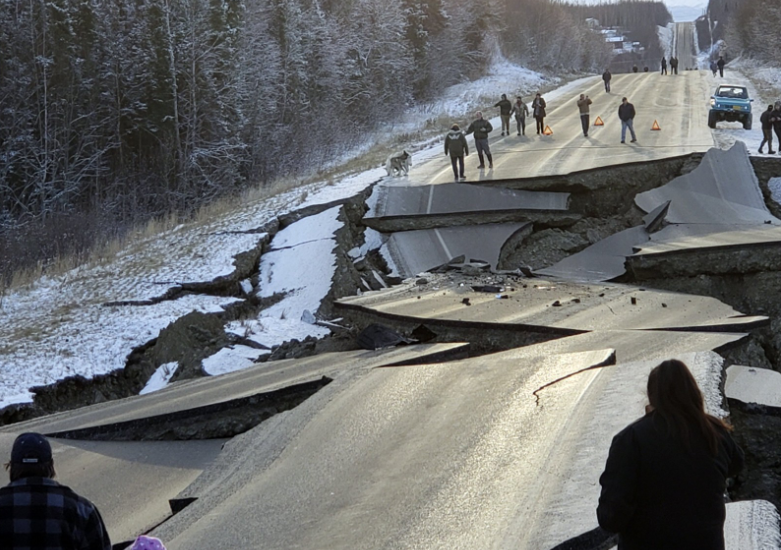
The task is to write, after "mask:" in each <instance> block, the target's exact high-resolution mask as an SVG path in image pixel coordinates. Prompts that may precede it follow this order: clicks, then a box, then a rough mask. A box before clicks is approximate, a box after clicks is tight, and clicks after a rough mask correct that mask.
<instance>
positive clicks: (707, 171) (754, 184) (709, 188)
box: [635, 141, 781, 225]
mask: <svg viewBox="0 0 781 550" xmlns="http://www.w3.org/2000/svg"><path fill="white" fill-rule="evenodd" d="M667 201H670V207H669V209H668V212H667V216H666V219H667V221H668V222H669V223H691V224H734V225H745V224H753V225H762V224H764V223H772V224H781V220H779V219H778V218H776V217H775V216H773V215H772V214H771V213H770V212H769V211H768V209H767V206H766V205H765V201H764V198H763V196H762V192H761V190H760V188H759V182H758V180H757V176H756V174H755V173H754V168H753V166H752V165H751V161H750V160H749V156H748V152H747V151H746V146H745V144H744V143H743V142H741V141H738V142H736V143H735V145H733V146H732V147H731V148H730V149H728V150H726V151H723V150H721V149H710V150H709V151H708V152H707V153H706V154H705V156H704V157H703V158H702V161H701V162H700V164H699V166H697V168H695V169H694V170H692V171H691V172H689V173H688V174H684V175H682V176H679V177H677V178H675V179H674V180H672V181H671V182H669V183H667V184H666V185H662V186H661V187H658V188H656V189H651V190H649V191H645V192H643V193H640V194H638V195H637V196H636V197H635V203H636V204H637V206H639V207H640V208H641V209H642V210H643V211H644V212H651V211H652V210H654V209H656V208H657V207H659V206H660V205H662V204H664V203H665V202H667Z"/></svg>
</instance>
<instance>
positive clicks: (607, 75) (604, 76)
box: [602, 71, 613, 82]
mask: <svg viewBox="0 0 781 550" xmlns="http://www.w3.org/2000/svg"><path fill="white" fill-rule="evenodd" d="M611 78H613V75H612V74H610V71H605V72H604V73H602V80H604V81H605V82H610V79H611Z"/></svg>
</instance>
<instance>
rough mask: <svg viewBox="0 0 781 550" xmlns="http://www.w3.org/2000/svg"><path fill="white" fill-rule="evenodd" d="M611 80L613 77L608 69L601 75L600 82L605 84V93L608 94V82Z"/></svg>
mask: <svg viewBox="0 0 781 550" xmlns="http://www.w3.org/2000/svg"><path fill="white" fill-rule="evenodd" d="M612 78H613V75H612V74H610V69H605V72H604V73H602V80H604V82H605V91H606V92H607V93H610V80H611V79H612Z"/></svg>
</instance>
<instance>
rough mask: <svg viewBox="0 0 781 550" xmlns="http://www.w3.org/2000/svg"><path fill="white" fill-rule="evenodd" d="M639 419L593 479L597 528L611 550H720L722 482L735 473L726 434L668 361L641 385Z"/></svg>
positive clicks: (739, 459) (737, 457)
mask: <svg viewBox="0 0 781 550" xmlns="http://www.w3.org/2000/svg"><path fill="white" fill-rule="evenodd" d="M648 400H649V402H650V404H649V405H648V406H647V407H646V415H645V416H643V417H642V418H641V419H639V420H637V421H636V422H634V423H632V424H630V425H629V426H627V427H626V428H625V429H623V430H622V431H621V432H619V433H618V434H617V435H616V436H615V437H614V438H613V442H612V444H611V445H610V454H609V456H608V458H607V464H606V465H605V471H604V473H603V474H602V476H601V477H600V478H599V483H600V484H601V485H602V494H601V495H600V497H599V506H598V508H597V519H598V520H599V525H600V526H601V527H602V528H603V529H605V530H607V531H610V532H613V533H618V549H619V550H662V549H664V550H724V519H725V516H726V509H725V505H724V492H725V490H726V487H727V478H728V477H732V476H735V475H736V474H737V473H738V472H739V471H740V469H741V468H742V467H743V451H742V450H741V449H740V447H738V445H737V444H736V443H735V441H734V440H733V439H732V437H731V436H730V434H729V431H730V427H729V426H727V425H726V424H725V423H724V422H723V421H722V420H720V419H718V418H716V417H714V416H711V415H709V414H707V413H706V412H705V408H704V405H703V398H702V393H701V392H700V389H699V388H698V387H697V382H696V381H695V380H694V377H693V376H692V374H691V372H689V369H688V368H687V367H686V365H685V364H684V363H683V362H681V361H678V360H675V359H672V360H668V361H664V362H662V363H661V364H660V365H658V366H657V367H655V368H654V369H653V370H652V371H651V374H650V375H649V377H648Z"/></svg>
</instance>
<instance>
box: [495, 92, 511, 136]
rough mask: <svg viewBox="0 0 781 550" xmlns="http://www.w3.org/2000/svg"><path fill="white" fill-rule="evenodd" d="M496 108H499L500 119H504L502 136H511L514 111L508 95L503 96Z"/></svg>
mask: <svg viewBox="0 0 781 550" xmlns="http://www.w3.org/2000/svg"><path fill="white" fill-rule="evenodd" d="M494 107H499V118H501V119H502V135H503V136H504V135H508V136H509V135H510V112H511V111H512V110H513V104H512V103H510V100H509V99H507V94H502V99H500V100H499V101H498V102H497V103H496V104H495V105H494Z"/></svg>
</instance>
